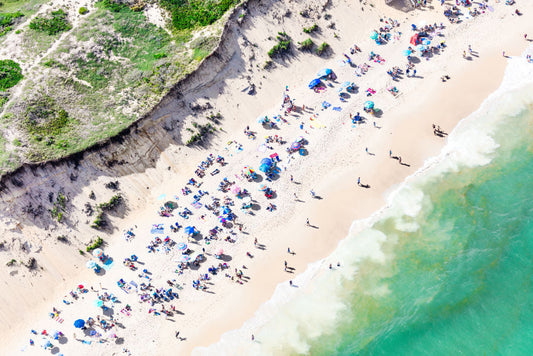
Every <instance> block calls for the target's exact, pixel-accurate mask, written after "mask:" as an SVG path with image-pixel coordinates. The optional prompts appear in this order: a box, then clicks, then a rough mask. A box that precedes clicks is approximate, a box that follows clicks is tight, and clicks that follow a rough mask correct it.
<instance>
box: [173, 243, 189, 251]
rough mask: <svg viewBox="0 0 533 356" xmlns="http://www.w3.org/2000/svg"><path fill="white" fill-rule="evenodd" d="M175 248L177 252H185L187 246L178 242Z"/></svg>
mask: <svg viewBox="0 0 533 356" xmlns="http://www.w3.org/2000/svg"><path fill="white" fill-rule="evenodd" d="M176 248H177V249H178V251H187V244H186V243H185V242H179V243H178V245H177V246H176Z"/></svg>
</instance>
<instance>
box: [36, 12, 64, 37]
mask: <svg viewBox="0 0 533 356" xmlns="http://www.w3.org/2000/svg"><path fill="white" fill-rule="evenodd" d="M29 27H30V29H32V30H36V31H40V32H45V33H46V34H48V35H49V36H52V35H55V34H58V33H60V32H64V31H68V30H70V29H71V28H72V25H71V24H70V22H69V21H68V19H67V13H66V12H65V11H63V10H61V9H59V10H57V11H52V13H51V14H50V17H41V16H37V17H35V18H34V19H33V20H31V22H30V26H29Z"/></svg>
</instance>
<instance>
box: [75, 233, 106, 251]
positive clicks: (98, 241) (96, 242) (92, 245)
mask: <svg viewBox="0 0 533 356" xmlns="http://www.w3.org/2000/svg"><path fill="white" fill-rule="evenodd" d="M103 244H104V240H103V239H102V238H101V237H100V236H96V240H94V241H92V240H91V242H89V245H87V248H86V249H85V250H86V251H87V252H92V250H96V249H97V248H98V247H100V246H102V245H103ZM80 252H83V251H81V250H80Z"/></svg>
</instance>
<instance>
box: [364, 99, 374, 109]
mask: <svg viewBox="0 0 533 356" xmlns="http://www.w3.org/2000/svg"><path fill="white" fill-rule="evenodd" d="M364 106H365V109H373V108H374V102H373V101H366V102H365V105H364Z"/></svg>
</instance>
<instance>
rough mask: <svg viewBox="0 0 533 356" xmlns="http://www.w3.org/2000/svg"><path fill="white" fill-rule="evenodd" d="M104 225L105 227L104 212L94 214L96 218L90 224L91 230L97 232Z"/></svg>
mask: <svg viewBox="0 0 533 356" xmlns="http://www.w3.org/2000/svg"><path fill="white" fill-rule="evenodd" d="M106 225H107V221H106V220H105V217H104V212H103V211H99V212H98V213H97V214H96V217H95V218H94V221H93V223H92V224H91V227H92V228H93V229H96V230H99V229H101V228H103V227H104V226H106Z"/></svg>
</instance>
